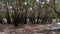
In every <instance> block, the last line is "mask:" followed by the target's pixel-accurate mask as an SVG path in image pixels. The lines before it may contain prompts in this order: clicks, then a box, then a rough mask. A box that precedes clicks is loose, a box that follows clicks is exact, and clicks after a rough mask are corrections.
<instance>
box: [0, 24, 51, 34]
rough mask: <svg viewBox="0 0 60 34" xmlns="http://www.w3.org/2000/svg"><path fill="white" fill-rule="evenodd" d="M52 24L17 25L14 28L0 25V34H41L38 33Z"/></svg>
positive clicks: (8, 25) (9, 25)
mask: <svg viewBox="0 0 60 34" xmlns="http://www.w3.org/2000/svg"><path fill="white" fill-rule="evenodd" d="M51 26H52V24H45V25H40V24H31V25H27V24H25V25H19V26H18V27H14V25H12V24H6V25H3V24H0V34H42V33H39V31H41V30H43V29H46V28H49V27H51ZM44 34H45V33H44Z"/></svg>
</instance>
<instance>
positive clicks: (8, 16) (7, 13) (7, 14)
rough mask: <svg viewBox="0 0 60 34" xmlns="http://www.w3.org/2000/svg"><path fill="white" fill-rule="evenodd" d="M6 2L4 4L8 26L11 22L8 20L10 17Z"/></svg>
mask: <svg viewBox="0 0 60 34" xmlns="http://www.w3.org/2000/svg"><path fill="white" fill-rule="evenodd" d="M7 2H8V0H6V1H5V3H6V11H7V12H6V18H7V23H8V24H10V23H11V20H10V15H9V10H8V3H7Z"/></svg>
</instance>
